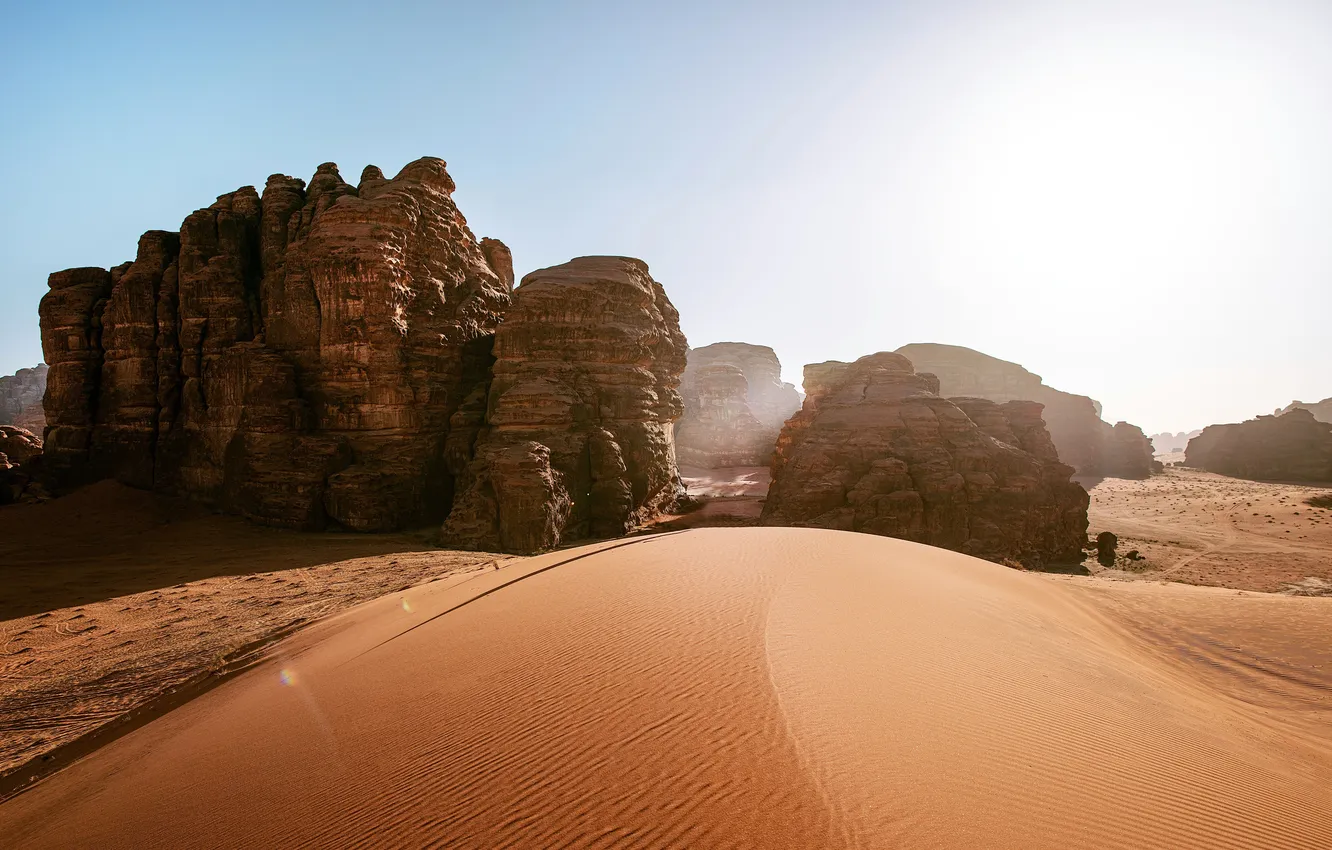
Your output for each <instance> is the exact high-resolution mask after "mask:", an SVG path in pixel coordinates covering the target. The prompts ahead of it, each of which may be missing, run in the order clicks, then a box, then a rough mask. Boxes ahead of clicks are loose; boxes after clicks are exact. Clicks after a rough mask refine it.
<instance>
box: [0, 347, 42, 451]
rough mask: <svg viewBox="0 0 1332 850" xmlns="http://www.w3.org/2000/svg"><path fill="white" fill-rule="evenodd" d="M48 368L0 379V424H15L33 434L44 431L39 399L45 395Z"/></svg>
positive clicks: (27, 370) (23, 370)
mask: <svg viewBox="0 0 1332 850" xmlns="http://www.w3.org/2000/svg"><path fill="white" fill-rule="evenodd" d="M48 369H49V367H48V366H47V365H46V364H45V363H42V364H40V365H38V366H34V367H32V368H31V369H20V370H18V371H17V372H15V373H14V374H13V375H9V376H7V377H4V378H0V425H15V426H17V427H19V428H26V429H27V430H29V431H31V432H33V433H34V434H41V433H42V430H43V429H45V428H46V414H45V413H44V411H43V409H42V396H43V395H45V394H46V373H47V371H48Z"/></svg>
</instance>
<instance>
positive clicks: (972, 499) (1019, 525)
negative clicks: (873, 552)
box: [762, 352, 1089, 566]
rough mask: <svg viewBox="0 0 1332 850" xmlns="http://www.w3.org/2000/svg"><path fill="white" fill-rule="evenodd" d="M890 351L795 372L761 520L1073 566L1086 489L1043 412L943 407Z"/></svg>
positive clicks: (1012, 405) (926, 382)
mask: <svg viewBox="0 0 1332 850" xmlns="http://www.w3.org/2000/svg"><path fill="white" fill-rule="evenodd" d="M938 390H939V382H938V379H937V378H935V376H933V375H931V374H925V373H917V372H916V371H915V370H914V369H913V367H912V364H911V362H910V361H909V360H907V358H905V357H903V356H902V355H900V354H895V353H888V352H880V353H878V354H872V355H869V356H867V357H862V358H860V359H859V360H857V361H856V362H854V363H841V362H837V361H832V362H828V363H818V364H813V365H810V366H806V367H805V393H806V396H805V402H804V406H803V407H802V408H801V410H800V412H798V413H797V414H796V415H795V416H793V417H791V419H790V420H789V421H788V422H787V423H786V426H785V427H784V428H783V429H782V433H781V436H780V437H779V438H778V441H777V450H776V454H775V456H774V458H773V464H772V487H771V489H770V490H769V493H768V499H767V503H766V504H765V506H764V509H763V516H762V522H763V524H765V525H804V526H816V527H820V528H837V529H843V530H847V531H862V532H867V533H870V534H881V535H885V536H888V537H900V538H905V539H907V540H915V541H917V542H921V543H928V544H931V545H934V546H942V547H944V548H948V549H955V550H958V551H961V552H966V553H968V554H971V555H976V556H979V557H984V558H989V559H992V560H1007V561H1015V562H1018V563H1021V564H1023V565H1027V566H1043V565H1048V564H1058V563H1077V562H1079V561H1081V559H1082V548H1083V546H1084V545H1085V544H1086V542H1087V536H1086V535H1087V506H1088V502H1089V499H1088V496H1087V492H1086V491H1085V490H1083V489H1082V487H1081V486H1079V485H1078V484H1076V483H1073V482H1072V481H1070V480H1069V476H1070V475H1071V474H1072V472H1073V470H1072V468H1071V467H1069V466H1067V465H1066V464H1063V463H1061V462H1060V461H1059V459H1058V457H1057V455H1056V450H1055V446H1054V443H1053V442H1052V441H1051V439H1050V434H1049V432H1048V431H1047V429H1046V424H1045V422H1044V421H1043V420H1042V418H1041V405H1040V404H1039V403H1036V402H1030V401H1009V402H1005V403H1003V404H1000V403H996V402H993V401H990V400H988V399H981V398H956V399H951V400H950V399H945V398H942V397H940V396H939V395H938Z"/></svg>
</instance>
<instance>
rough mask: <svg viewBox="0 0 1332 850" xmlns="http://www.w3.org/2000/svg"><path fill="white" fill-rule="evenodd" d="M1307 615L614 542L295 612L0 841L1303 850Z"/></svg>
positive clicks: (720, 533)
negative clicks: (262, 648) (242, 664)
mask: <svg viewBox="0 0 1332 850" xmlns="http://www.w3.org/2000/svg"><path fill="white" fill-rule="evenodd" d="M1156 610H1168V611H1169V613H1170V616H1169V617H1166V618H1158V617H1155V616H1153V615H1152V612H1153V611H1156ZM1330 629H1332V603H1329V602H1328V601H1327V600H1323V599H1310V598H1298V597H1281V596H1273V595H1266V594H1254V593H1247V592H1236V591H1233V590H1219V589H1215V588H1194V587H1187V586H1181V585H1160V584H1156V583H1146V582H1138V583H1125V582H1107V581H1104V580H1102V579H1097V578H1095V577H1092V578H1063V577H1051V576H1045V575H1039V574H1033V573H1025V572H1020V571H1015V570H1010V569H1007V568H1004V567H1001V566H998V565H995V564H991V563H988V562H984V561H979V560H975V559H972V558H968V557H966V556H963V555H959V554H956V553H952V552H947V551H944V550H940V549H933V548H929V547H925V546H920V545H917V544H912V543H908V542H904V541H899V540H892V539H888V538H882V537H874V536H869V535H859V534H850V533H844V532H831V531H821V530H809V529H783V528H727V529H699V530H690V531H684V532H677V533H671V534H661V535H655V536H645V537H639V538H633V539H628V540H620V541H615V542H610V543H603V544H597V545H593V546H588V547H582V548H579V549H574V550H567V551H561V552H555V553H551V554H547V555H543V556H539V557H535V558H530V559H526V560H522V561H516V562H514V563H511V564H509V565H507V566H503V567H502V568H500V569H497V570H490V571H485V572H476V573H473V574H471V575H470V576H466V575H455V576H452V577H449V578H446V579H444V580H442V581H438V582H434V583H431V584H427V585H422V586H418V587H415V588H412V589H409V590H405V591H402V592H397V593H392V594H389V595H387V596H385V597H383V598H381V599H378V600H376V601H373V602H369V603H367V604H364V605H361V606H359V607H356V608H353V609H351V610H349V611H347V612H345V613H343V614H341V615H338V616H335V617H331V618H327V619H324V620H322V621H320V622H318V623H316V624H314V625H311V626H309V627H308V628H306V629H305V630H303V631H301V632H299V633H297V634H296V635H294V636H293V637H290V638H288V639H287V640H285V641H284V642H282V643H281V644H278V645H277V646H276V647H275V649H274V655H273V657H272V658H270V659H269V660H266V661H264V662H262V663H260V664H258V665H257V666H254V667H253V668H251V669H249V670H248V671H246V672H244V673H241V674H239V675H238V676H236V677H235V678H232V679H230V680H229V681H226V682H224V683H222V684H221V685H219V686H218V687H216V688H214V689H212V690H210V691H209V692H207V693H205V694H203V695H202V696H200V697H199V698H197V699H195V700H193V701H191V702H189V703H187V704H185V705H183V706H182V707H180V708H178V709H176V710H175V711H172V712H171V713H169V714H166V715H164V716H162V717H160V718H158V719H156V720H154V721H153V722H151V723H148V724H146V725H144V726H142V727H140V728H138V729H135V730H134V731H132V732H130V733H128V734H126V735H124V736H123V737H120V738H119V739H118V740H115V741H113V742H111V743H109V744H108V745H106V746H105V747H103V748H101V749H100V750H98V751H97V752H95V753H93V754H92V755H90V756H88V757H87V758H85V759H83V760H81V761H79V762H78V763H76V764H74V765H73V766H72V767H70V768H68V769H66V770H64V771H62V772H59V773H56V774H54V775H52V776H50V777H48V778H46V779H44V780H42V781H40V782H38V783H36V784H35V785H33V786H32V787H30V788H29V789H28V790H27V791H26V792H25V793H22V794H20V795H18V796H16V797H14V798H12V799H10V800H8V801H7V802H5V803H3V804H0V837H3V839H4V840H3V842H0V843H3V844H5V845H6V846H10V847H22V848H40V847H70V846H89V847H93V846H95V847H150V846H162V847H185V846H217V847H238V846H283V847H295V846H311V847H319V846H341V847H378V846H383V847H388V846H402V845H404V844H405V845H412V846H427V845H428V846H441V847H444V846H448V847H487V848H489V847H612V846H614V847H783V848H789V847H820V848H838V847H997V848H1007V847H1012V848H1040V847H1050V848H1068V847H1121V848H1139V847H1172V848H1212V847H1271V848H1301V847H1307V848H1324V847H1328V846H1332V792H1330V791H1329V789H1332V722H1330V721H1332V700H1330V697H1332V646H1329V645H1328V642H1327V641H1326V635H1327V634H1328V633H1329V630H1330Z"/></svg>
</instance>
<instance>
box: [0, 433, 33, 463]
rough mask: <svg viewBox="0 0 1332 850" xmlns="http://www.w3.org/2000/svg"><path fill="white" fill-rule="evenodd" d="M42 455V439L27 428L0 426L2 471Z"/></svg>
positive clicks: (0, 461)
mask: <svg viewBox="0 0 1332 850" xmlns="http://www.w3.org/2000/svg"><path fill="white" fill-rule="evenodd" d="M41 453H42V438H41V437H38V436H37V435H36V434H34V433H32V432H31V431H29V430H28V429H26V428H19V427H17V426H14V425H0V469H10V468H12V467H15V466H18V465H19V464H20V463H25V462H27V461H28V460H31V459H32V458H34V457H37V456H39V455H40V454H41Z"/></svg>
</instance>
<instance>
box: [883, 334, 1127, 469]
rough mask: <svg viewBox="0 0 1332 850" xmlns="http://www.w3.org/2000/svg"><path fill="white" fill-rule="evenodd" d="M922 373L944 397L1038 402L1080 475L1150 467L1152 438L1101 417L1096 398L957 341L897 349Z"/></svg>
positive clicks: (1063, 452)
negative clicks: (1062, 387)
mask: <svg viewBox="0 0 1332 850" xmlns="http://www.w3.org/2000/svg"><path fill="white" fill-rule="evenodd" d="M897 353H898V354H901V355H903V356H905V357H907V358H908V359H910V360H911V362H912V363H914V364H915V366H916V368H917V369H919V370H920V371H922V372H929V373H932V374H934V375H937V376H938V377H939V385H940V387H941V388H942V394H943V395H945V396H976V397H978V398H987V399H989V400H991V401H996V402H1007V401H1022V400H1025V401H1037V402H1040V403H1041V404H1042V405H1044V406H1045V410H1044V412H1043V414H1042V415H1043V416H1044V418H1045V424H1046V425H1047V426H1048V427H1049V429H1050V437H1051V438H1052V439H1053V440H1054V444H1055V447H1056V448H1058V450H1059V459H1060V460H1062V461H1063V462H1064V463H1067V464H1069V465H1070V466H1072V467H1073V468H1074V469H1075V470H1076V471H1077V473H1078V474H1079V475H1107V476H1114V477H1117V478H1146V477H1147V476H1149V475H1151V473H1152V471H1153V465H1152V456H1153V454H1154V452H1153V450H1152V447H1151V443H1150V441H1148V442H1146V443H1143V442H1142V441H1140V440H1139V439H1138V438H1139V437H1142V439H1143V440H1146V437H1144V436H1143V434H1142V430H1141V429H1139V428H1137V427H1136V426H1133V425H1128V423H1124V422H1121V423H1118V424H1117V425H1115V426H1111V425H1110V424H1109V423H1107V422H1104V421H1102V420H1101V405H1100V403H1099V402H1097V401H1095V400H1093V399H1091V398H1088V397H1087V396H1083V395H1073V394H1072V393H1066V392H1063V391H1061V390H1056V389H1054V388H1053V387H1048V386H1046V385H1045V383H1044V382H1043V381H1042V380H1041V376H1040V375H1036V374H1033V373H1032V372H1029V371H1027V370H1026V369H1024V368H1023V367H1022V366H1019V365H1018V364H1016V363H1010V362H1008V361H1007V360H1000V359H999V358H997V357H991V356H990V355H988V354H982V353H981V352H979V351H973V350H972V349H970V348H964V347H962V346H960V345H940V344H937V343H912V344H911V345H904V346H902V347H901V348H899V349H897Z"/></svg>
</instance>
